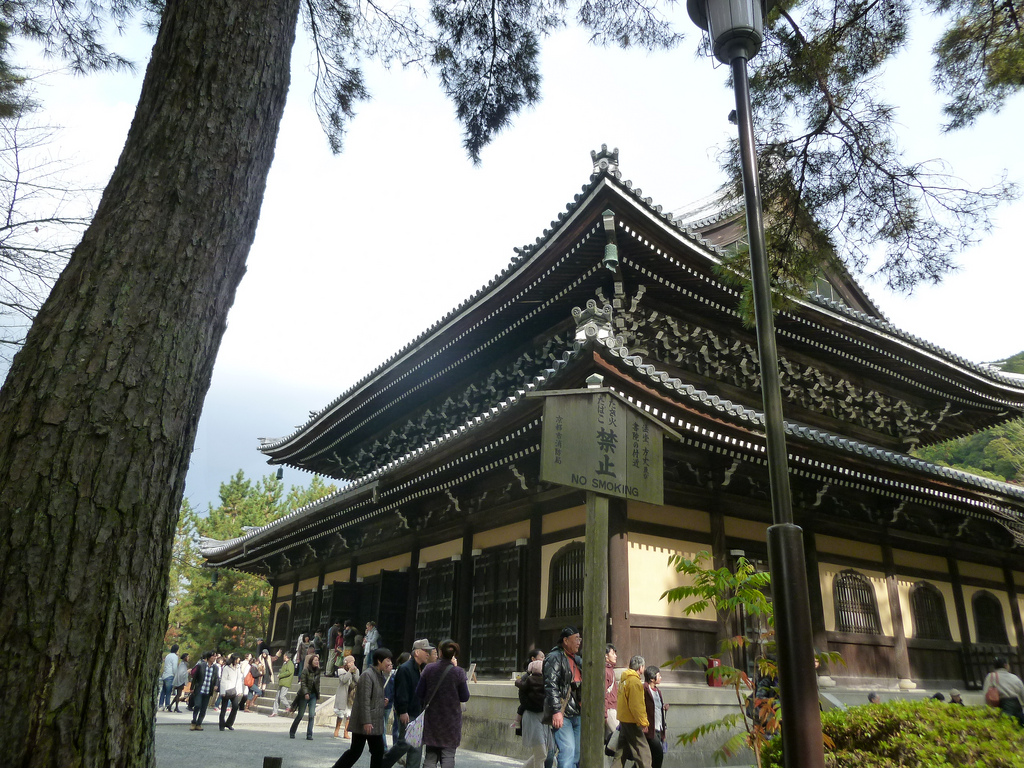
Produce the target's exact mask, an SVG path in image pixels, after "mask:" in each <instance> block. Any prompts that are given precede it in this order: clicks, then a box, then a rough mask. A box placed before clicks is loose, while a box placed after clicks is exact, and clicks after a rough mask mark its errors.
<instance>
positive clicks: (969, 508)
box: [200, 301, 1024, 570]
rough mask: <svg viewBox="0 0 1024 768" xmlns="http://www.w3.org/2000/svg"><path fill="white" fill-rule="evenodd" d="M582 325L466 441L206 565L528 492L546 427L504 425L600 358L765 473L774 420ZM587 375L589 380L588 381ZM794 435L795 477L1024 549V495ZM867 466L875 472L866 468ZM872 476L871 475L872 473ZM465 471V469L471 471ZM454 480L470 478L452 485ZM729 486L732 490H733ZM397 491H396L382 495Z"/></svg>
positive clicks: (700, 437) (671, 415)
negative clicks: (417, 505)
mask: <svg viewBox="0 0 1024 768" xmlns="http://www.w3.org/2000/svg"><path fill="white" fill-rule="evenodd" d="M574 315H575V316H576V317H577V319H578V320H579V323H580V324H579V326H578V329H577V330H578V333H577V334H576V340H575V341H574V342H573V343H572V347H571V349H569V350H567V351H566V352H564V353H563V354H562V355H561V356H560V357H558V358H557V359H555V360H554V362H553V364H552V366H551V367H550V368H547V369H545V370H544V371H543V372H542V373H541V374H540V375H537V376H535V377H533V379H532V380H530V381H524V383H523V386H522V387H521V388H520V389H518V390H517V391H516V392H515V393H513V394H511V395H510V396H508V397H507V398H505V399H504V400H503V401H502V402H501V403H500V404H498V405H496V406H495V407H493V408H491V409H490V410H489V411H487V412H486V413H483V414H480V415H476V416H474V417H473V418H471V419H469V420H468V421H466V422H465V423H464V424H462V425H460V426H459V427H458V428H457V429H453V430H450V431H449V432H447V433H445V434H443V435H441V436H440V437H438V438H437V439H434V440H431V441H430V442H429V443H426V444H424V445H422V446H420V447H418V448H417V449H416V450H413V451H410V452H409V453H407V454H406V455H404V456H402V457H401V458H399V459H396V460H393V461H391V462H389V463H387V464H386V465H384V466H382V467H380V468H379V469H377V470H375V471H373V472H371V473H369V474H367V475H366V476H365V477H362V478H360V479H358V480H357V481H356V482H354V483H352V484H351V485H349V486H347V487H346V488H344V489H341V490H339V491H335V492H334V493H332V494H329V495H327V496H325V497H323V498H322V499H319V500H317V501H315V502H312V503H311V504H308V505H306V506H304V507H302V508H300V509H297V510H295V511H293V512H292V513H290V514H289V515H287V516H285V517H283V518H281V519H279V520H276V521H274V522H273V523H270V524H269V525H267V526H264V527H262V528H259V529H256V530H254V531H250V532H248V533H247V534H246V535H244V536H242V537H239V538H236V539H232V540H230V541H225V542H217V541H213V540H208V539H204V540H203V541H202V542H201V543H200V552H201V554H202V555H203V556H204V557H207V558H209V559H210V560H211V561H215V562H211V564H213V565H216V566H217V567H246V568H247V569H250V570H251V569H253V568H254V567H255V566H254V565H253V563H255V560H254V558H256V559H258V560H259V561H260V562H262V563H264V566H265V563H266V560H267V559H268V558H271V557H275V556H278V555H281V556H284V553H285V552H287V551H292V550H294V549H295V548H296V547H299V546H304V545H309V544H315V543H316V542H323V541H325V540H327V541H330V542H331V544H330V546H331V547H332V548H333V549H337V548H338V547H341V546H342V545H341V542H342V541H347V539H346V538H345V537H344V536H342V532H343V531H352V530H354V529H355V528H356V527H357V526H360V525H361V524H364V523H366V521H368V520H371V519H374V518H377V517H379V516H381V515H385V514H387V513H389V512H394V513H395V514H397V515H399V517H401V518H402V520H405V517H403V516H402V515H401V508H402V506H403V505H405V504H408V503H409V502H411V501H415V500H416V499H420V498H424V497H427V496H431V495H436V494H438V493H446V494H448V496H449V497H450V498H451V499H452V503H453V504H455V505H456V506H457V505H458V502H457V499H456V497H455V496H454V495H453V491H455V490H456V489H457V488H458V486H459V485H460V484H462V483H464V482H466V481H468V480H469V479H471V478H473V477H475V476H478V475H481V474H484V473H488V472H492V471H495V470H497V469H499V468H503V467H508V466H510V465H511V466H512V468H513V472H514V473H515V474H516V476H517V477H518V478H519V482H520V483H521V484H522V485H523V487H524V488H525V487H526V483H525V480H524V479H523V478H522V476H521V475H519V474H518V473H517V472H516V470H515V468H514V464H515V462H518V461H521V460H523V459H524V458H526V457H528V456H532V455H533V454H535V453H537V452H538V451H539V448H540V446H539V426H540V418H539V416H537V417H532V418H531V419H530V420H529V421H528V422H527V423H524V424H522V425H520V426H519V427H517V428H516V429H514V430H513V432H511V433H507V434H503V433H502V426H501V424H502V423H503V422H504V421H505V420H507V419H508V418H510V417H511V416H512V415H514V412H515V411H516V410H517V409H523V408H536V407H537V406H538V405H539V403H538V402H537V401H536V400H532V399H529V398H526V397H525V395H526V393H527V392H530V391H533V390H538V389H548V388H558V387H561V386H563V385H564V382H563V381H562V380H563V379H564V378H565V374H566V372H567V371H569V369H570V367H572V366H573V364H575V363H584V364H585V363H586V361H587V359H588V357H589V356H592V355H594V354H596V355H598V356H600V357H601V358H602V359H604V360H605V361H606V362H608V363H610V364H611V365H612V366H613V368H614V369H615V370H617V371H618V372H619V373H620V374H621V375H622V377H623V380H624V381H626V382H629V381H633V382H636V383H637V384H639V385H640V390H639V391H641V392H642V391H648V392H652V393H659V392H660V393H661V394H662V395H667V396H668V398H669V399H670V400H671V402H672V403H676V404H678V405H681V406H684V408H683V410H679V408H677V407H676V406H674V405H671V404H670V405H669V406H668V407H664V403H662V404H661V406H662V407H657V406H656V405H652V404H651V402H648V401H649V400H650V398H649V397H647V398H642V397H640V396H638V395H637V394H635V393H634V392H630V391H624V390H622V389H620V388H618V387H615V386H614V385H612V386H613V388H614V389H616V391H618V392H619V393H620V394H621V395H622V396H623V397H625V398H626V399H627V400H629V401H630V402H632V403H634V404H635V405H636V406H637V407H639V408H641V409H643V410H644V411H645V412H647V413H650V414H651V415H652V416H654V417H656V418H659V419H661V420H663V421H664V422H665V423H666V424H667V425H670V426H671V427H672V428H674V429H675V430H677V431H679V432H680V433H681V434H682V435H683V440H684V442H685V443H686V444H688V445H692V446H694V447H697V448H700V449H702V450H706V451H709V452H711V453H715V454H718V455H722V456H729V457H732V458H734V459H735V460H736V461H742V462H747V463H750V462H753V463H754V464H763V463H764V461H765V459H764V453H765V446H764V438H763V434H762V433H761V431H760V430H761V427H763V424H764V417H763V414H762V413H761V412H759V411H757V410H754V409H751V408H747V407H744V406H743V405H741V404H737V403H733V402H730V401H729V400H727V399H724V398H721V397H719V396H717V395H713V394H710V393H708V392H706V391H704V390H701V389H698V388H696V387H694V386H693V385H691V384H688V383H686V382H683V381H682V380H680V379H679V378H678V377H674V376H672V375H671V374H669V373H668V372H666V371H664V370H661V369H659V368H658V367H657V366H656V365H654V364H651V363H650V362H648V360H647V359H646V358H645V357H644V356H643V355H640V354H637V353H636V352H635V351H634V350H631V349H629V348H628V347H626V346H625V345H624V344H623V339H622V337H621V336H616V335H609V334H608V332H607V331H608V325H607V319H608V317H610V316H611V315H612V312H611V308H610V307H601V308H599V307H597V305H596V302H593V301H591V302H588V305H587V307H586V308H585V309H583V310H580V309H576V310H575V311H574ZM577 368H578V366H577ZM577 375H582V373H579V372H578V373H577ZM655 402H656V401H655ZM669 409H671V412H669ZM708 417H710V418H711V420H710V421H709V418H708ZM728 425H732V426H736V427H740V428H741V429H742V431H741V432H740V433H736V431H735V430H734V429H731V428H730V427H729V426H728ZM785 431H786V434H787V438H788V439H789V440H790V441H791V442H790V447H791V450H790V462H791V465H790V472H791V474H792V475H794V476H796V477H803V478H807V479H810V480H814V481H816V482H820V483H824V484H827V485H830V486H836V485H839V486H845V487H850V488H856V489H859V490H868V491H870V492H872V493H875V494H880V495H882V496H886V497H889V498H892V499H895V500H897V501H898V502H899V503H900V504H903V503H906V502H907V501H914V502H917V503H925V504H927V505H928V506H929V507H934V508H936V509H943V510H946V511H949V512H953V513H956V514H958V515H967V516H969V517H970V516H974V517H978V518H979V519H985V520H989V521H991V520H992V519H993V518H996V519H997V521H998V522H999V524H1000V525H1002V526H1003V527H1004V528H1005V529H1006V530H1007V531H1008V532H1009V533H1010V535H1011V536H1012V537H1013V540H1014V541H1015V542H1016V543H1017V545H1018V546H1024V488H1022V487H1020V486H1015V485H1012V484H1009V483H1001V482H998V481H994V480H990V479H988V478H983V477H979V476H976V475H972V474H970V473H966V472H962V471H960V470H956V469H952V468H949V467H942V466H938V465H934V464H930V463H928V462H925V461H921V460H920V459H915V458H914V457H912V456H908V455H906V454H901V453H898V452H895V451H889V450H885V449H881V448H878V447H877V446H873V445H869V444H866V443H863V442H861V441H857V440H852V439H850V438H847V437H843V436H841V435H836V434H833V433H829V432H828V431H824V430H820V429H814V428H811V427H807V426H804V425H801V424H797V423H792V422H786V423H785ZM737 434H739V436H737ZM472 435H478V436H479V437H484V438H485V444H483V445H482V446H480V447H478V448H476V449H474V450H471V451H465V452H463V451H461V450H460V451H456V452H454V453H453V454H452V458H450V459H448V460H447V461H441V462H436V461H435V460H434V459H433V457H435V456H438V455H441V452H442V451H445V450H447V449H448V446H449V444H450V443H452V442H453V441H455V440H462V439H464V438H466V437H471V436H472ZM489 436H490V437H489ZM523 436H526V437H527V438H528V442H527V443H526V444H525V447H524V444H522V443H520V445H519V447H518V448H517V449H516V450H513V451H510V450H508V448H507V446H509V445H511V444H512V441H514V440H517V439H520V440H521V438H523ZM479 437H478V438H477V439H479ZM812 445H818V446H823V447H825V448H827V449H829V453H828V454H822V453H821V452H809V451H806V450H805V449H806V448H807V447H808V446H812ZM802 449H803V450H802ZM829 454H831V455H837V456H838V457H839V461H840V462H841V463H838V464H837V463H834V462H833V460H830V459H828V458H827V456H828V455H829ZM481 459H483V461H481ZM860 459H865V460H868V461H867V462H861V461H859V460H860ZM414 465H418V466H420V467H421V470H415V471H413V472H412V474H411V475H409V476H408V477H407V478H405V479H397V480H396V479H395V478H396V477H397V476H398V475H399V474H400V472H401V471H402V470H406V469H410V468H412V467H413V466H414ZM858 465H859V466H860V467H861V468H858ZM864 466H867V467H869V468H867V469H865V468H863V467H864ZM460 467H462V468H463V469H461V470H460ZM885 467H890V468H894V469H896V470H898V472H897V473H895V474H894V475H893V476H887V475H886V474H885V473H884V472H881V471H880V470H882V469H883V468H885ZM735 469H736V465H735V464H734V466H733V468H732V470H731V471H730V473H728V474H729V475H731V473H732V472H733V471H735ZM452 471H457V472H459V474H457V475H456V476H454V477H452V476H451V472H452ZM907 472H909V473H910V475H908V474H907ZM915 475H916V478H915V477H914V476H915ZM435 478H436V480H435ZM726 479H727V481H728V479H729V478H728V477H727V478H726ZM389 480H390V481H392V482H394V485H390V486H387V487H386V489H385V490H383V491H382V490H381V489H382V488H384V486H385V485H386V484H387V482H388V481H389ZM935 481H939V482H935ZM956 486H960V487H959V488H957V487H956ZM1014 504H1017V505H1019V506H1014ZM342 518H343V519H342ZM332 520H333V521H334V522H331V521H332ZM331 537H334V538H331ZM345 546H348V544H347V543H346V544H345ZM333 549H332V551H333ZM314 551H315V552H316V551H319V550H314ZM339 551H341V550H339ZM264 566H261V567H264Z"/></svg>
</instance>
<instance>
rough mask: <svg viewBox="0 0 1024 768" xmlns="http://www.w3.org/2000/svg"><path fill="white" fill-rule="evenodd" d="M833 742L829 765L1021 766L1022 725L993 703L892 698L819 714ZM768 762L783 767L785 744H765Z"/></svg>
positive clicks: (917, 767) (841, 767) (827, 754)
mask: <svg viewBox="0 0 1024 768" xmlns="http://www.w3.org/2000/svg"><path fill="white" fill-rule="evenodd" d="M821 724H822V729H823V730H824V732H825V734H826V736H828V737H829V738H831V740H832V742H833V743H834V745H835V746H834V747H833V748H831V749H826V750H825V766H826V768H954V767H955V768H1022V766H1024V729H1022V728H1020V726H1018V725H1017V722H1016V721H1015V720H1013V719H1012V718H1009V717H1006V716H1005V715H1002V714H1001V713H1000V712H999V710H997V709H992V708H989V707H959V706H955V705H952V704H941V703H939V702H936V701H921V702H909V701H891V702H888V703H886V704H874V705H870V704H869V705H866V706H862V707H853V708H851V709H849V710H847V711H845V712H843V711H841V710H838V709H834V710H832V711H830V712H826V713H824V714H823V715H822V716H821ZM763 757H764V765H765V768H769V767H770V768H781V766H782V747H781V744H780V740H779V739H775V740H773V741H772V743H771V744H770V745H769V746H768V747H767V748H766V749H765V751H764V754H763Z"/></svg>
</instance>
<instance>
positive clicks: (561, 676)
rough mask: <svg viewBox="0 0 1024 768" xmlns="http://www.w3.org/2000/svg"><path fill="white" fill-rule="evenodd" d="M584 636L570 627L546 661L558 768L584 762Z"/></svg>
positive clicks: (547, 704) (547, 705) (547, 708)
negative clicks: (582, 719)
mask: <svg viewBox="0 0 1024 768" xmlns="http://www.w3.org/2000/svg"><path fill="white" fill-rule="evenodd" d="M579 652H580V633H579V630H578V629H576V628H575V627H566V628H565V629H563V630H562V634H561V636H560V637H559V639H558V645H556V646H555V647H554V648H552V649H551V652H550V653H548V655H547V656H545V657H544V722H550V723H551V729H552V730H553V731H554V734H555V744H556V745H557V746H558V768H573V766H575V765H576V764H577V763H579V761H580V711H581V707H580V701H581V699H580V686H581V683H582V682H583V660H582V659H581V658H580V656H579Z"/></svg>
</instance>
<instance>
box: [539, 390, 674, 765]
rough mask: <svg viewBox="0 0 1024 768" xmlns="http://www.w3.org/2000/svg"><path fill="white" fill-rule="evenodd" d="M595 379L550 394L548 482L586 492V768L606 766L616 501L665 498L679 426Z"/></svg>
mask: <svg viewBox="0 0 1024 768" xmlns="http://www.w3.org/2000/svg"><path fill="white" fill-rule="evenodd" d="M602 381H603V380H602V378H601V377H600V376H598V375H596V374H595V375H594V376H591V377H590V378H589V379H588V380H587V383H588V385H589V388H588V389H574V390H560V391H554V392H544V393H540V392H538V393H535V394H534V396H538V397H544V398H545V401H544V427H543V431H542V437H541V459H540V479H541V480H543V481H545V482H548V483H556V484H558V485H567V486H570V487H573V488H579V489H581V490H585V491H586V494H587V525H586V544H585V549H584V555H583V556H584V579H583V633H582V634H583V649H582V650H583V684H582V691H581V693H582V699H583V700H582V702H581V703H582V705H583V718H582V721H583V722H582V733H581V738H580V751H581V754H580V766H581V768H604V693H605V687H604V669H605V663H604V656H605V653H604V648H605V643H606V642H607V639H606V638H607V636H608V498H609V497H610V496H615V497H618V498H624V499H631V500H633V501H643V502H647V503H649V504H657V505H661V504H663V503H664V482H663V466H664V463H663V453H662V442H663V440H662V438H663V435H664V433H666V432H668V433H669V434H670V435H672V436H674V437H676V438H678V437H679V436H678V435H677V434H676V433H675V432H673V431H672V430H671V429H669V428H668V427H666V426H665V425H664V424H662V423H661V422H660V421H658V420H657V419H655V418H654V417H653V416H651V415H650V414H647V413H645V412H644V411H642V410H640V409H639V408H637V407H636V406H634V405H632V404H631V403H630V402H629V401H627V400H626V399H625V398H623V397H622V396H621V395H619V394H617V393H615V392H613V391H612V390H611V389H608V388H606V387H602V386H601V383H602Z"/></svg>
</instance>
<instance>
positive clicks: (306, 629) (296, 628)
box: [291, 592, 314, 638]
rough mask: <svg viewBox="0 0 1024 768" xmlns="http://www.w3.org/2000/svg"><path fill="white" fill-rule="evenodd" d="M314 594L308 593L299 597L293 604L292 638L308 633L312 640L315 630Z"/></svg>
mask: <svg viewBox="0 0 1024 768" xmlns="http://www.w3.org/2000/svg"><path fill="white" fill-rule="evenodd" d="M313 597H314V595H313V593H312V592H306V593H305V594H303V595H298V596H297V597H296V598H295V602H294V603H292V633H291V637H293V638H295V637H298V636H299V633H300V632H302V633H303V634H306V633H308V634H309V636H310V638H312V637H313V628H312V626H311V624H312V621H313Z"/></svg>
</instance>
